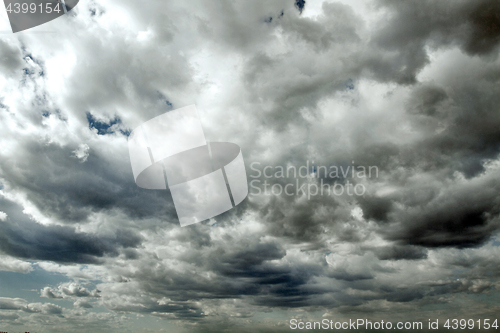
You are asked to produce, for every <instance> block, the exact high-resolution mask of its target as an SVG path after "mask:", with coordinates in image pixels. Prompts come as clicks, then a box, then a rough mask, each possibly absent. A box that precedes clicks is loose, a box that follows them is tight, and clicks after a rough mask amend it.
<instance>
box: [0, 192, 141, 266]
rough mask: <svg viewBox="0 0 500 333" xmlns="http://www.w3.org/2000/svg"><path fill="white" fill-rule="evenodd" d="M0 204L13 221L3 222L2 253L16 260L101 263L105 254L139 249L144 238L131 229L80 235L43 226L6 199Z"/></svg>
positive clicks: (0, 225) (0, 228)
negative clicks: (108, 233) (110, 233)
mask: <svg viewBox="0 0 500 333" xmlns="http://www.w3.org/2000/svg"><path fill="white" fill-rule="evenodd" d="M1 203H2V209H3V210H5V211H7V212H9V216H10V220H9V221H8V222H3V223H0V230H1V236H0V239H1V243H0V250H2V252H4V253H6V254H9V255H12V256H15V257H19V258H25V259H38V260H51V261H56V262H78V263H98V262H99V260H98V258H100V257H103V256H104V255H111V256H117V255H118V253H119V249H120V248H122V247H123V248H127V247H137V246H138V245H139V244H140V243H141V237H140V236H138V235H136V234H135V233H133V232H132V231H129V230H122V229H120V230H117V231H116V232H115V233H114V235H112V236H99V235H96V234H87V233H83V232H77V231H76V230H75V229H74V228H73V227H63V226H43V225H41V224H39V223H36V222H34V221H32V220H30V219H28V218H27V216H26V215H24V214H23V213H22V212H21V209H20V208H19V207H18V206H17V205H16V204H14V203H12V202H9V201H7V200H5V199H2V200H1ZM28 230H29V232H27V231H28Z"/></svg>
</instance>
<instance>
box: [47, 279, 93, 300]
mask: <svg viewBox="0 0 500 333" xmlns="http://www.w3.org/2000/svg"><path fill="white" fill-rule="evenodd" d="M99 293H100V291H99V290H98V289H94V290H92V291H89V290H88V289H86V288H85V287H83V286H80V285H78V284H76V283H63V284H61V285H59V286H58V287H57V289H53V288H51V287H45V288H43V289H42V290H41V291H40V295H41V296H42V297H46V298H52V299H63V298H66V297H73V298H79V297H92V298H99V297H101V296H100V295H99Z"/></svg>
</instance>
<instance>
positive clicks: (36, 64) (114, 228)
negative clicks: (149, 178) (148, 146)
mask: <svg viewBox="0 0 500 333" xmlns="http://www.w3.org/2000/svg"><path fill="white" fill-rule="evenodd" d="M0 15H1V19H0V330H2V331H23V332H24V331H36V332H88V331H89V330H91V331H93V332H198V331H199V332H212V331H213V332H221V331H227V332H235V331H239V332H278V331H279V332H281V331H289V330H290V328H289V322H288V321H289V320H290V319H291V318H297V319H300V320H303V321H307V320H312V321H319V320H322V319H323V318H329V319H335V320H342V319H349V318H350V319H356V318H368V319H372V320H375V321H376V320H382V319H383V320H385V321H387V320H389V321H399V320H402V321H407V320H408V321H416V320H421V321H424V322H427V320H428V319H429V318H434V319H437V318H439V319H447V318H472V319H480V318H495V315H498V313H500V305H499V304H500V297H499V291H500V247H499V246H500V234H499V230H500V218H499V214H500V196H499V193H500V158H499V152H500V112H499V111H500V110H499V105H500V94H499V92H500V60H499V57H498V53H499V48H500V2H498V1H497V0H456V1H445V0H432V1H431V0H408V1H396V0H370V1H362V0H336V1H324V2H323V1H321V0H318V1H312V0H308V1H305V2H304V1H297V2H294V0H273V1H264V0H255V1H243V0H241V1H240V0H238V1H226V0H221V1H206V0H199V1H197V0H193V1H180V0H178V1H177V0H176V1H160V0H157V1H146V2H144V1H136V0H103V1H94V0H83V1H80V3H79V4H78V5H77V6H76V7H75V8H74V9H73V10H72V11H71V12H70V13H69V14H68V15H64V16H63V17H60V18H58V19H56V20H54V21H51V22H49V23H47V24H44V25H42V26H39V27H36V28H33V29H30V30H27V31H26V32H20V33H16V34H12V33H11V31H10V25H9V22H8V19H7V14H6V12H5V11H4V10H3V9H2V10H0ZM191 104H196V106H197V109H198V112H199V114H200V118H201V122H202V124H203V128H204V131H205V136H206V138H207V140H208V141H221V142H233V143H236V144H238V145H239V146H240V147H241V150H242V153H243V157H244V160H245V164H246V170H247V175H248V181H249V183H250V182H251V181H253V180H257V183H258V184H262V183H263V182H264V181H268V182H269V183H270V184H277V186H276V187H275V188H276V189H277V188H278V187H279V186H282V187H283V186H286V185H287V184H288V183H293V184H299V183H300V184H318V183H320V182H321V181H323V182H324V183H325V184H328V185H334V184H340V185H345V184H346V182H347V181H350V182H351V183H354V184H359V185H362V186H363V188H364V189H365V190H366V191H365V192H364V193H363V195H347V194H345V193H344V194H342V195H313V196H307V195H304V193H294V195H286V194H284V193H281V194H278V193H276V192H272V191H271V192H268V193H264V192H261V193H260V194H257V193H255V189H252V188H251V189H250V195H249V196H248V198H247V199H245V200H244V201H243V202H242V203H241V204H240V205H238V206H237V207H236V208H235V209H233V210H230V211H228V212H226V213H224V214H222V215H219V216H217V217H215V218H213V219H211V220H208V221H204V222H201V223H197V224H194V225H191V226H187V227H182V228H181V227H180V225H179V220H178V217H177V214H176V210H175V207H174V204H173V201H172V197H171V195H170V192H169V191H155V190H145V189H142V188H139V187H138V186H137V185H136V184H135V182H134V177H133V174H132V169H131V166H130V158H129V153H128V146H127V138H128V135H129V134H130V133H131V131H132V130H133V129H134V128H136V127H137V126H139V125H140V124H142V123H143V122H145V121H147V120H149V119H151V118H153V117H155V116H158V115H160V114H163V113H165V112H167V111H170V110H175V109H177V108H181V107H184V106H187V105H191ZM172 144H175V143H172ZM308 163H310V164H311V165H312V163H314V165H317V166H326V167H330V166H338V167H343V168H347V167H354V166H365V167H368V166H374V167H376V168H377V170H378V172H377V174H376V176H372V177H365V178H363V177H349V176H348V175H347V176H345V177H343V176H341V177H338V178H335V179H333V178H331V177H323V178H324V179H323V178H321V177H319V176H318V173H317V172H316V171H317V170H316V169H315V168H314V167H310V168H307V177H295V178H293V179H292V178H286V177H285V178H280V177H274V176H276V175H275V174H274V171H275V170H276V166H285V167H286V166H294V167H297V168H299V167H300V166H304V165H308ZM251 165H253V167H251ZM266 166H269V167H270V168H269V169H268V170H272V171H273V172H272V173H273V177H270V178H269V179H268V178H266V176H265V175H264V174H263V173H259V172H257V171H256V169H257V170H259V171H263V169H264V167H266ZM268 174H269V173H268ZM296 182H298V183H296Z"/></svg>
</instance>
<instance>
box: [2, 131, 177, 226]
mask: <svg viewBox="0 0 500 333" xmlns="http://www.w3.org/2000/svg"><path fill="white" fill-rule="evenodd" d="M121 140H122V144H123V145H124V146H125V145H126V139H125V138H123V139H121ZM74 148H76V147H73V148H72V147H65V148H61V147H58V146H56V145H52V144H48V145H47V144H42V143H26V146H25V149H26V150H25V151H23V152H20V154H19V155H18V156H17V157H16V158H15V159H13V160H10V161H6V163H4V164H3V165H2V168H1V171H0V172H1V173H2V175H3V177H5V178H6V179H7V180H8V182H9V183H10V184H11V186H12V187H11V189H13V190H23V191H25V193H27V195H28V198H29V200H30V201H31V202H33V203H34V204H35V205H36V206H37V207H38V208H39V209H40V210H41V211H42V212H44V213H45V214H47V215H49V216H53V217H55V218H57V219H58V220H59V221H61V222H63V223H74V222H80V221H85V220H86V219H87V218H88V216H89V215H90V214H91V213H92V212H99V211H103V210H109V209H112V208H118V207H119V208H120V209H123V210H125V211H126V212H127V214H129V215H130V216H131V217H136V218H145V217H152V216H159V215H163V216H164V217H165V218H166V219H167V220H169V219H170V220H173V219H175V220H177V218H176V216H175V215H173V214H175V211H174V210H173V204H172V201H171V200H169V197H170V195H169V192H167V191H161V192H160V191H146V190H143V189H140V188H138V187H137V186H136V185H135V183H134V180H133V176H132V175H131V169H130V167H129V165H127V164H129V163H130V162H129V161H128V160H127V159H128V154H127V152H126V151H124V150H123V148H121V149H120V152H123V154H122V155H121V156H119V155H117V154H116V153H113V154H112V155H111V156H117V157H118V158H120V161H119V162H118V164H115V163H114V162H116V161H113V160H110V159H109V158H108V157H109V155H108V157H106V156H104V155H101V154H103V153H99V152H96V151H95V150H93V147H90V151H89V157H88V159H87V160H86V161H85V163H80V161H79V160H78V159H76V158H75V157H73V153H72V150H73V149H74ZM109 149H114V147H109ZM33 165H37V168H36V169H34V170H33V168H32V167H33ZM117 166H119V168H118V169H117V168H116V167H117ZM42 189H43V190H42ZM167 216H168V217H167Z"/></svg>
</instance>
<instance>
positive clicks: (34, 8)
mask: <svg viewBox="0 0 500 333" xmlns="http://www.w3.org/2000/svg"><path fill="white" fill-rule="evenodd" d="M43 5H44V4H43V3H41V4H38V5H37V4H36V3H26V2H24V3H14V4H12V3H9V5H8V6H7V8H6V9H7V13H9V14H11V13H14V14H19V13H23V14H27V13H31V14H36V13H39V14H41V13H47V14H50V13H52V12H55V13H60V12H61V11H62V9H61V8H60V7H59V2H58V3H56V4H55V6H54V4H53V3H49V2H47V3H45V6H43Z"/></svg>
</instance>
